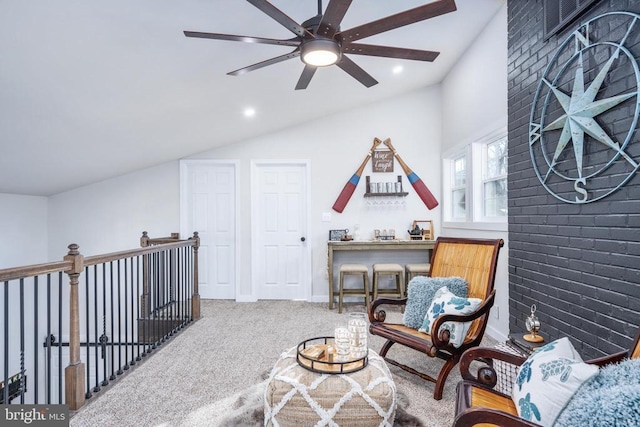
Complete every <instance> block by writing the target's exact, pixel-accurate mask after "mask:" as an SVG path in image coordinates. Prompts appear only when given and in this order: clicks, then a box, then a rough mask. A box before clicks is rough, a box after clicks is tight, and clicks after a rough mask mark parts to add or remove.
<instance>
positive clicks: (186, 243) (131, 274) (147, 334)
mask: <svg viewBox="0 0 640 427" xmlns="http://www.w3.org/2000/svg"><path fill="white" fill-rule="evenodd" d="M140 241H141V246H142V247H141V248H139V249H133V250H128V251H122V252H115V253H111V254H104V255H97V256H92V257H86V258H85V257H84V256H83V255H82V254H81V253H80V252H79V248H78V245H75V244H71V245H69V252H68V253H67V255H65V256H64V258H63V261H60V262H53V263H46V264H38V265H31V266H26V267H17V268H10V269H3V270H0V306H1V307H3V315H2V316H1V318H0V330H2V331H3V335H4V338H3V340H2V341H1V342H0V345H2V349H1V351H0V373H1V375H2V376H1V377H0V378H2V379H3V381H2V382H1V383H0V404H8V403H12V401H14V400H19V401H16V402H14V403H21V404H25V403H31V404H39V403H46V404H66V405H68V406H69V409H70V410H77V409H79V408H80V407H82V406H83V405H84V404H85V402H86V399H89V398H91V397H92V396H93V395H94V394H95V393H97V392H99V391H100V390H101V389H102V388H103V387H106V386H107V385H109V384H110V383H111V382H113V381H115V380H117V379H118V378H119V377H120V376H121V375H123V374H124V373H125V372H126V371H128V370H129V369H130V368H131V367H133V366H134V365H135V364H136V363H138V362H140V361H142V360H143V358H145V357H147V356H148V355H150V354H151V353H152V352H153V351H155V350H156V349H157V348H158V347H159V346H161V345H162V344H163V343H164V342H166V340H168V339H169V338H170V337H171V336H173V335H174V334H176V333H177V332H179V331H180V330H181V329H182V328H184V327H186V326H188V325H189V324H190V323H191V322H192V321H194V320H197V319H198V318H199V317H200V295H199V293H198V270H197V268H198V248H199V245H200V239H199V237H198V233H197V232H196V233H194V235H193V237H191V238H189V239H187V240H180V239H179V236H178V235H177V234H172V236H171V237H170V238H161V239H151V238H149V237H148V235H147V233H146V232H144V233H143V236H142V238H141V239H140ZM65 274H66V275H67V277H68V279H67V280H65V279H64V275H65ZM65 285H68V286H65ZM65 319H66V320H67V321H65ZM65 364H66V367H65V369H64V374H63V371H62V366H64V365H65Z"/></svg>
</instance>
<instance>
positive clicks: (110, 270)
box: [109, 261, 116, 381]
mask: <svg viewBox="0 0 640 427" xmlns="http://www.w3.org/2000/svg"><path fill="white" fill-rule="evenodd" d="M109 276H110V279H109V286H110V287H111V338H112V340H113V338H115V336H116V333H115V326H114V316H113V261H111V262H109ZM114 352H115V343H112V344H111V376H110V377H109V379H110V380H111V381H113V380H115V379H116V369H115V367H114V363H115V360H116V359H115V357H114Z"/></svg>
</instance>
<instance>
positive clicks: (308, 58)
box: [300, 39, 342, 67]
mask: <svg viewBox="0 0 640 427" xmlns="http://www.w3.org/2000/svg"><path fill="white" fill-rule="evenodd" d="M341 54H342V53H341V52H340V46H339V45H338V43H337V42H336V41H335V40H328V39H315V40H309V41H308V42H306V43H303V44H302V47H301V48H300V58H301V59H302V62H304V63H305V64H307V65H312V66H314V67H328V66H329V65H333V64H335V63H336V62H338V61H339V60H340V56H341Z"/></svg>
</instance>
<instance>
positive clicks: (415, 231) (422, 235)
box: [407, 219, 434, 240]
mask: <svg viewBox="0 0 640 427" xmlns="http://www.w3.org/2000/svg"><path fill="white" fill-rule="evenodd" d="M420 223H425V226H424V227H420ZM407 231H408V232H409V238H410V239H411V240H433V237H434V236H433V221H431V220H428V219H425V220H419V219H416V220H414V221H413V224H412V225H411V230H407Z"/></svg>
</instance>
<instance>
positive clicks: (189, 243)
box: [0, 232, 200, 410]
mask: <svg viewBox="0 0 640 427" xmlns="http://www.w3.org/2000/svg"><path fill="white" fill-rule="evenodd" d="M140 243H141V246H142V247H141V248H137V249H131V250H125V251H118V252H112V253H108V254H101V255H95V256H91V257H86V258H85V257H84V256H83V255H82V254H81V253H80V251H79V247H78V245H77V244H71V245H69V246H68V248H69V251H68V253H67V254H66V255H65V256H64V258H63V260H62V261H56V262H49V263H43V264H35V265H28V266H22V267H13V268H7V269H0V283H2V282H4V284H5V286H9V284H10V282H13V283H15V282H16V281H19V282H20V284H21V285H20V286H22V283H23V282H24V281H23V279H28V278H36V281H35V283H37V277H38V276H42V275H49V274H52V273H65V274H66V275H67V276H68V284H69V288H68V289H69V293H68V297H69V301H68V303H69V324H68V325H69V330H68V333H69V365H68V366H67V367H66V368H65V372H64V379H65V391H64V396H65V403H66V404H67V405H68V406H69V409H70V410H77V409H79V408H80V407H82V406H83V405H84V404H85V401H86V396H85V391H86V390H85V379H86V375H87V374H86V371H85V363H83V360H82V358H81V351H80V347H81V344H82V343H81V341H80V336H81V327H80V301H79V296H80V292H79V288H80V276H81V275H82V274H83V272H84V271H85V268H87V267H90V266H96V265H100V264H107V263H111V262H113V261H118V260H122V259H125V260H126V259H128V258H135V257H138V256H143V257H145V258H148V256H149V255H152V254H156V253H162V252H167V251H172V250H174V249H180V248H188V247H191V248H192V257H191V258H190V263H191V268H192V269H193V270H192V272H193V273H192V277H191V278H190V279H189V281H190V283H191V284H192V286H193V293H192V294H191V315H190V317H191V320H197V319H198V318H199V317H200V294H199V293H198V248H199V246H200V237H199V236H198V233H197V232H194V233H193V236H192V237H190V238H188V239H186V240H180V239H179V234H178V233H171V236H170V237H163V238H159V239H151V238H149V236H148V235H147V232H143V235H142V237H141V238H140ZM170 262H171V263H174V262H175V259H174V258H173V253H172V254H171V258H170ZM142 268H143V271H144V273H143V276H144V290H143V295H141V296H140V297H141V300H142V301H141V306H145V307H146V305H144V301H145V300H144V298H145V296H146V294H148V292H149V289H148V281H149V280H148V274H149V273H148V263H147V262H144V263H143V265H142ZM170 271H171V274H177V273H176V272H177V269H176V267H175V265H174V264H172V265H171V266H170ZM32 283H34V282H32ZM60 284H62V281H61V283H60ZM144 311H145V310H144V309H143V312H144ZM85 332H86V331H85ZM154 348H155V347H154ZM89 396H90V395H89Z"/></svg>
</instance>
